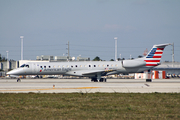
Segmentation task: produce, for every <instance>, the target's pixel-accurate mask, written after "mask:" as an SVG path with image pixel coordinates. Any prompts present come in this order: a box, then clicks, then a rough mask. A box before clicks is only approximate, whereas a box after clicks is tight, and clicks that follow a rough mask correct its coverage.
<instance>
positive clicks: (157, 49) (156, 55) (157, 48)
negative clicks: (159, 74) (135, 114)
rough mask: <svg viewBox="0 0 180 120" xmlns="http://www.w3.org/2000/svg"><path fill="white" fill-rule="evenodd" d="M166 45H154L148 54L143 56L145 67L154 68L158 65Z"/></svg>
mask: <svg viewBox="0 0 180 120" xmlns="http://www.w3.org/2000/svg"><path fill="white" fill-rule="evenodd" d="M168 45H170V44H169V43H168V44H159V45H154V46H153V48H152V49H151V50H150V52H149V53H148V54H147V55H146V56H145V60H144V61H145V62H146V66H148V67H155V66H158V65H159V64H160V60H161V57H162V54H163V50H164V48H165V47H166V46H168Z"/></svg>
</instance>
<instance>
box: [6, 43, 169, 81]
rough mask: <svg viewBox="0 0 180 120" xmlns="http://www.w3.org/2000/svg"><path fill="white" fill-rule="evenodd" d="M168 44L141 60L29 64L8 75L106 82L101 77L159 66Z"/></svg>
mask: <svg viewBox="0 0 180 120" xmlns="http://www.w3.org/2000/svg"><path fill="white" fill-rule="evenodd" d="M167 45H170V44H159V45H154V46H153V48H152V49H151V50H150V52H149V53H148V54H147V55H146V56H145V57H143V58H137V59H134V60H122V61H83V62H30V63H26V64H23V65H21V66H20V67H19V68H17V69H14V70H12V71H10V72H8V73H7V74H8V75H69V76H80V77H90V78H91V81H94V82H97V81H99V82H106V79H105V78H102V76H107V75H113V74H120V73H125V74H127V73H139V72H143V71H146V70H150V69H152V68H153V67H155V66H158V65H159V64H160V60H161V56H162V54H163V50H164V48H165V47H166V46H167Z"/></svg>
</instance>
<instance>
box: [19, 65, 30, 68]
mask: <svg viewBox="0 0 180 120" xmlns="http://www.w3.org/2000/svg"><path fill="white" fill-rule="evenodd" d="M20 67H28V68H29V65H26V64H23V65H21V66H20Z"/></svg>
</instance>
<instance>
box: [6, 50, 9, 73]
mask: <svg viewBox="0 0 180 120" xmlns="http://www.w3.org/2000/svg"><path fill="white" fill-rule="evenodd" d="M6 52H7V71H8V69H9V64H8V52H9V51H6Z"/></svg>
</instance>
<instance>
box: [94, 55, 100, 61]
mask: <svg viewBox="0 0 180 120" xmlns="http://www.w3.org/2000/svg"><path fill="white" fill-rule="evenodd" d="M93 61H101V59H100V57H98V56H96V57H95V58H94V59H93Z"/></svg>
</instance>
